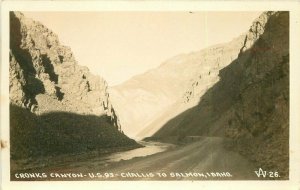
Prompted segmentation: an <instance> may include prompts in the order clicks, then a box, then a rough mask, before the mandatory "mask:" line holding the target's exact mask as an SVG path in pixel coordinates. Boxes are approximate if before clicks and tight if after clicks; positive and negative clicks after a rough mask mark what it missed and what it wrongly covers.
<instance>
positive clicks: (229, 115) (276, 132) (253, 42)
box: [154, 12, 289, 179]
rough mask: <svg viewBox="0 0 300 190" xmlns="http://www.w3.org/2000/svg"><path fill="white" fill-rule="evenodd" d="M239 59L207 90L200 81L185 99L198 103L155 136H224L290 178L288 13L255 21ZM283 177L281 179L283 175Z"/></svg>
mask: <svg viewBox="0 0 300 190" xmlns="http://www.w3.org/2000/svg"><path fill="white" fill-rule="evenodd" d="M243 41H244V42H243V45H242V46H241V47H240V51H239V53H238V57H237V58H236V59H235V60H233V61H232V62H231V63H230V64H229V65H228V66H227V67H225V68H223V69H221V70H220V71H219V77H220V79H219V81H218V82H217V83H216V84H214V85H213V86H212V87H211V88H209V89H208V90H207V91H206V92H205V93H203V90H202V89H201V88H199V87H197V85H199V84H201V82H202V81H201V80H202V79H201V78H198V79H196V80H195V81H194V82H193V83H192V84H191V86H190V90H188V91H187V92H186V93H185V96H184V99H183V102H189V101H192V100H193V99H195V101H199V103H198V104H197V105H196V106H194V107H192V108H190V109H188V110H186V111H185V112H183V113H180V114H178V115H177V116H176V117H174V118H172V119H171V120H169V121H168V122H167V123H166V124H165V125H164V126H163V127H162V128H161V129H160V130H159V131H158V132H156V133H155V134H154V137H156V138H170V136H173V137H175V139H177V140H178V141H181V140H183V139H184V138H185V137H188V136H195V135H196V136H222V137H228V138H230V139H233V143H232V144H231V145H229V147H230V148H232V149H234V150H237V151H238V152H240V153H241V154H243V155H245V156H247V157H248V158H249V159H250V160H252V161H253V162H255V163H256V166H257V167H261V168H264V169H268V170H273V171H278V172H279V173H280V174H281V177H282V178H283V179H284V178H288V166H289V13H288V12H265V13H263V14H262V15H261V16H260V17H259V18H258V19H256V20H255V21H254V22H253V25H252V26H251V27H250V29H249V32H248V33H247V34H246V36H245V38H244V40H243ZM282 178H281V179H282Z"/></svg>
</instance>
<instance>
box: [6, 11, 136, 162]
mask: <svg viewBox="0 0 300 190" xmlns="http://www.w3.org/2000/svg"><path fill="white" fill-rule="evenodd" d="M9 54H10V67H9V74H10V80H9V87H10V102H11V105H12V106H11V124H12V125H11V144H12V155H18V156H16V157H22V155H21V154H20V153H19V148H20V147H18V146H19V145H20V146H21V147H23V148H25V149H26V148H27V149H28V152H30V151H31V152H32V154H36V155H38V151H39V150H37V149H35V147H34V146H35V145H32V146H30V147H29V146H28V147H24V146H26V142H22V141H32V139H30V138H41V142H36V145H38V144H43V143H45V144H47V145H45V147H44V148H47V149H48V150H47V151H48V152H47V151H44V153H45V154H46V152H47V154H51V151H50V149H51V150H52V149H56V148H55V147H51V143H52V144H61V143H62V142H64V143H67V144H70V146H72V143H73V148H66V149H68V151H69V152H77V151H79V149H80V148H76V145H78V144H81V146H90V145H92V147H89V149H97V148H103V147H109V146H110V145H111V146H119V147H120V146H124V147H125V146H127V145H132V146H135V145H136V144H135V142H134V141H133V140H131V139H129V138H127V137H126V136H125V135H124V134H123V132H122V130H121V125H120V122H119V119H118V117H117V115H116V113H115V110H114V108H113V106H112V104H111V101H110V98H109V94H108V91H107V83H106V81H105V80H104V79H103V78H101V77H99V76H95V75H92V74H91V73H90V72H89V70H88V68H86V67H83V66H80V65H78V64H77V62H76V60H75V58H74V55H73V54H72V52H71V49H70V48H69V47H66V46H63V45H61V44H60V42H59V40H58V36H57V35H56V34H54V33H53V32H52V31H51V30H49V29H48V28H46V27H45V26H43V25H42V24H41V23H39V22H36V21H33V20H31V19H28V18H26V17H24V15H23V14H22V13H20V12H11V13H10V52H9ZM25 109H26V110H27V111H26V110H25ZM22 110H24V111H22ZM30 112H31V113H30ZM72 114H73V116H72ZM25 116H26V117H29V118H31V121H29V120H28V119H27V120H26V121H27V122H28V123H27V122H22V120H23V119H24V118H23V117H25ZM48 116H49V117H48ZM50 116H51V117H50ZM85 116H86V117H85ZM45 118H46V119H45ZM50 118H51V119H50ZM78 118H81V119H82V120H84V121H85V122H83V121H80V119H78ZM89 119H91V120H93V119H94V120H93V121H91V120H89ZM17 121H18V122H17ZM75 121H76V122H77V123H75ZM78 123H81V124H82V125H81V126H79V125H78ZM54 124H56V125H55V126H53V125H54ZM57 125H58V126H57ZM59 125H61V126H59ZM72 125H74V128H72ZM85 125H89V126H85ZM64 126H65V129H64V128H63V127H64ZM91 126H92V127H91ZM51 127H52V128H51ZM60 127H62V128H61V129H58V128H60ZM105 127H108V128H109V129H105ZM17 130H19V131H17ZM37 130H38V131H37ZM43 130H44V131H43ZM64 130H66V131H64ZM85 130H90V132H85ZM21 131H23V132H24V131H26V132H25V133H23V134H22V132H21ZM50 131H51V133H50ZM20 132H21V133H20ZM47 132H49V134H48V135H50V134H52V135H53V133H54V134H55V133H57V134H55V136H56V135H61V136H62V138H65V139H60V138H53V139H52V140H50V142H48V143H46V142H43V141H44V140H45V139H46V137H48V135H47ZM93 132H94V133H93ZM38 134H39V135H42V136H41V137H35V136H34V135H38ZM42 137H45V139H44V140H43V138H42ZM97 137H98V138H97ZM48 140H49V139H48ZM87 141H88V142H87ZM22 143H24V144H22ZM85 143H86V145H85ZM66 146H67V145H66ZM40 148H41V147H40ZM57 149H59V148H57ZM85 149H86V148H82V150H85ZM61 151H62V152H63V148H62V147H61ZM40 152H41V154H43V153H42V152H43V149H40ZM55 152H56V153H59V152H57V151H55ZM28 154H29V153H28Z"/></svg>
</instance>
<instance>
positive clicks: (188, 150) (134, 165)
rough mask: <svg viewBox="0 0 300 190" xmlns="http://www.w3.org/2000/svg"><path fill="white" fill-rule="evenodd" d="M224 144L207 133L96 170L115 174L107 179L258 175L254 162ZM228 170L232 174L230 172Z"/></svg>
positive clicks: (200, 178)
mask: <svg viewBox="0 0 300 190" xmlns="http://www.w3.org/2000/svg"><path fill="white" fill-rule="evenodd" d="M223 144H224V140H223V139H222V138H218V137H204V138H203V139H202V140H200V141H197V142H195V143H192V144H189V145H185V146H179V147H175V148H173V149H172V150H169V151H166V152H161V153H158V154H154V155H151V156H147V157H142V158H134V159H131V160H127V161H121V162H118V163H115V164H112V165H109V166H108V167H106V168H102V169H99V170H95V172H100V173H101V175H103V174H104V173H111V174H112V175H114V177H111V178H110V177H108V178H106V179H108V180H138V179H140V180H145V179H147V180H220V179H221V180H226V179H229V180H233V179H244V180H245V179H257V177H256V175H255V173H254V170H255V168H254V166H253V165H252V164H251V163H250V162H249V161H247V159H246V158H244V157H242V156H241V155H239V154H237V153H235V152H232V151H228V150H226V149H225V148H224V147H223ZM226 172H227V173H226ZM158 173H159V174H160V175H161V174H162V173H166V174H167V177H162V176H161V177H159V175H158ZM207 173H208V174H207ZM217 173H218V174H217ZM94 174H95V173H94ZM201 174H204V175H201ZM228 174H230V176H227V175H228ZM107 175H108V174H107ZM199 175H200V176H199ZM220 175H221V177H220ZM205 176H206V177H205ZM95 179H96V180H99V178H95ZM101 180H103V176H102V177H101Z"/></svg>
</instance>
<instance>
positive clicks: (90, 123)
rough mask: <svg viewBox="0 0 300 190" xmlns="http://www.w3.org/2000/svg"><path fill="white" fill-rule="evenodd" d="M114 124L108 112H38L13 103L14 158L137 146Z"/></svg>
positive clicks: (103, 151) (11, 139) (11, 120)
mask: <svg viewBox="0 0 300 190" xmlns="http://www.w3.org/2000/svg"><path fill="white" fill-rule="evenodd" d="M111 126H112V123H111V121H110V118H109V117H108V116H106V115H103V116H95V115H79V114H75V113H68V112H51V113H47V114H42V115H40V116H37V115H35V114H33V113H30V112H28V110H26V109H24V108H20V107H18V106H14V105H11V106H10V141H11V158H12V159H13V160H18V159H24V158H35V157H43V156H55V155H59V154H74V153H82V152H89V151H93V150H99V151H100V153H101V152H102V153H105V152H113V151H114V148H115V147H124V148H125V149H126V147H127V148H128V149H130V148H134V147H136V143H135V141H134V140H128V138H127V137H126V136H125V135H124V134H122V133H120V132H119V131H118V130H117V129H115V128H113V127H111ZM116 139H118V140H116Z"/></svg>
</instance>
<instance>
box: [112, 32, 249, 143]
mask: <svg viewBox="0 0 300 190" xmlns="http://www.w3.org/2000/svg"><path fill="white" fill-rule="evenodd" d="M243 42H244V35H242V36H240V37H238V38H236V39H234V40H232V41H231V42H229V43H225V44H220V45H215V46H213V47H209V48H207V49H204V50H202V51H199V52H194V53H190V54H182V55H178V56H175V57H173V58H171V59H169V60H167V61H166V62H164V63H163V64H161V65H160V66H159V67H158V68H155V69H152V70H150V71H148V72H146V73H144V74H141V75H138V76H135V77H133V78H132V79H130V80H128V81H126V82H125V83H123V84H121V85H118V86H115V87H113V88H112V89H110V93H111V98H112V102H113V104H114V106H115V107H116V110H118V114H119V116H120V121H121V123H122V127H123V130H124V131H125V133H126V134H128V135H130V136H133V137H145V136H149V135H151V134H153V133H154V132H155V131H156V130H158V129H157V127H161V126H162V124H164V123H161V122H162V121H163V119H164V118H167V117H163V118H162V119H160V120H159V121H158V123H160V124H159V125H155V127H154V126H153V125H152V124H151V123H153V122H155V121H154V120H155V119H156V118H158V117H160V116H161V115H162V114H165V112H166V110H170V108H171V109H173V108H174V107H176V105H177V102H178V100H179V101H180V102H181V101H182V97H183V96H184V92H185V91H186V89H188V88H189V85H190V84H191V83H192V82H193V81H195V80H197V79H198V78H201V79H202V81H203V82H201V84H202V85H201V89H202V90H203V93H204V92H205V90H207V89H208V88H209V87H210V86H212V85H213V84H215V83H216V82H217V81H218V78H219V77H218V71H219V70H220V69H222V68H224V67H225V66H227V65H228V64H229V63H230V62H231V61H232V60H234V59H235V58H236V57H237V55H238V53H239V51H240V47H241V46H242V44H243ZM184 106H185V105H184ZM185 109H186V108H185ZM180 110H181V111H182V110H183V109H180ZM173 113H175V112H172V114H173ZM178 113H180V112H178ZM172 114H171V115H172ZM175 115H176V114H175ZM168 118H172V117H171V116H170V117H168ZM150 124H151V125H150ZM147 126H150V127H147Z"/></svg>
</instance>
